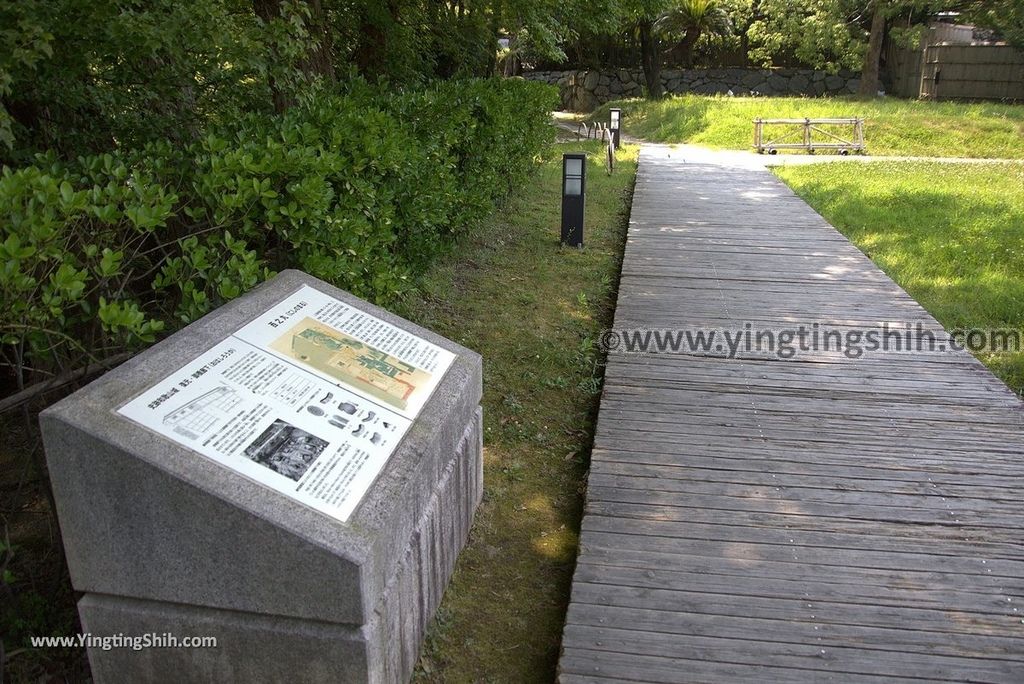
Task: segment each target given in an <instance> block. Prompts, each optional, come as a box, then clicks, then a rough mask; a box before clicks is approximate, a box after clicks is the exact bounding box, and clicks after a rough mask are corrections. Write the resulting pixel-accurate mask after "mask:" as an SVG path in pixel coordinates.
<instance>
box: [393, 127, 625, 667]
mask: <svg viewBox="0 0 1024 684" xmlns="http://www.w3.org/2000/svg"><path fill="white" fill-rule="evenodd" d="M580 147H587V146H586V145H578V144H573V145H571V146H562V148H561V149H560V148H558V147H556V148H555V150H554V151H553V152H552V154H551V157H550V158H549V159H547V160H546V162H545V163H544V165H543V166H542V168H541V169H540V172H539V173H538V175H537V176H536V177H535V178H534V180H533V181H532V183H531V185H530V186H529V187H528V188H527V189H526V191H525V192H523V193H521V196H520V198H519V199H516V200H514V201H513V202H512V203H511V204H510V206H508V207H507V208H506V209H505V211H504V212H502V213H501V214H500V215H499V216H498V217H497V218H496V220H495V221H494V222H493V223H492V224H490V225H485V226H483V227H482V228H481V230H480V232H479V233H478V234H476V235H475V236H473V238H472V239H471V240H469V241H468V244H464V245H463V246H461V247H460V249H459V250H457V253H456V254H455V255H454V256H453V257H452V258H451V259H449V260H448V261H447V262H445V263H441V264H439V265H438V266H437V267H435V268H434V269H433V270H432V271H431V272H430V273H429V274H428V277H427V278H426V282H425V284H424V287H423V291H422V293H421V294H419V295H417V296H416V297H415V298H414V299H413V300H411V301H408V302H406V303H405V304H404V306H403V308H404V311H403V312H402V313H403V314H404V315H406V316H408V317H409V318H411V319H413V320H415V321H417V322H418V323H420V324H422V325H425V326H427V327H430V328H432V329H434V330H436V331H437V332H439V333H441V334H442V335H447V336H449V337H451V338H453V339H455V340H457V341H458V342H460V343H462V344H464V345H466V346H467V347H469V348H471V349H475V350H476V351H478V352H480V353H481V354H482V355H483V357H484V399H483V406H484V426H485V435H484V444H485V451H484V459H485V462H484V481H485V493H484V501H483V503H482V505H481V506H480V508H479V510H478V511H477V518H476V523H475V525H474V527H473V531H472V536H471V541H470V544H469V546H468V547H467V548H466V550H465V551H464V552H463V554H462V556H461V557H460V559H459V564H458V567H457V569H456V573H455V576H454V578H453V581H452V583H451V585H450V586H449V588H448V591H447V593H446V594H445V597H444V601H443V603H442V606H441V609H440V611H439V614H438V617H437V619H436V620H435V622H434V624H433V626H432V628H431V629H430V631H429V633H428V640H427V644H426V647H425V649H424V650H423V656H422V658H421V661H420V669H419V671H418V672H417V680H418V681H429V682H469V681H487V682H533V681H551V680H552V679H553V678H554V668H555V664H556V662H557V656H558V646H559V641H560V637H561V631H562V624H563V620H564V613H565V606H566V604H567V601H568V596H569V583H570V579H571V574H572V569H573V565H574V559H575V553H576V542H577V531H578V529H579V517H580V510H581V503H582V492H583V488H584V483H585V471H586V465H585V464H586V461H587V458H588V453H589V447H590V440H591V434H592V428H593V425H592V418H593V413H594V410H595V407H596V404H597V401H598V397H599V394H598V392H599V388H600V377H601V367H600V366H599V365H598V364H599V358H598V355H597V352H596V349H595V346H594V341H595V338H596V333H597V332H598V331H599V330H601V329H602V328H604V327H607V326H608V325H609V324H610V321H611V314H612V308H613V306H614V287H615V283H616V282H617V279H618V267H619V262H620V259H621V254H622V246H623V240H624V232H625V223H624V211H625V210H626V209H627V207H628V195H629V193H630V192H631V189H632V180H633V177H634V173H635V160H636V152H637V149H636V148H624V149H623V150H621V151H620V155H619V158H620V166H619V167H618V168H617V169H616V172H615V174H614V175H613V176H611V177H609V176H607V175H606V174H605V172H604V170H603V167H602V165H601V157H600V150H601V148H600V147H599V146H598V145H596V144H594V143H591V144H590V145H589V147H587V149H588V151H589V152H591V153H592V157H591V161H590V163H589V164H588V169H587V172H588V179H587V181H588V183H587V191H588V192H587V194H588V198H587V208H586V211H587V215H586V224H585V226H586V233H585V244H586V247H585V249H583V250H573V249H565V248H561V247H559V245H558V229H559V220H560V211H561V205H560V195H559V190H560V174H561V152H562V151H576V150H579V149H580Z"/></svg>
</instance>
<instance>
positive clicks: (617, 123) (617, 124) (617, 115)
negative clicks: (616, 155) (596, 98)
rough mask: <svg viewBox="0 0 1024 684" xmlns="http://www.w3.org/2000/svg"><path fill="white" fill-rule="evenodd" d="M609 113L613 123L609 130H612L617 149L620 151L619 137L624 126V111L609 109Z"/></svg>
mask: <svg viewBox="0 0 1024 684" xmlns="http://www.w3.org/2000/svg"><path fill="white" fill-rule="evenodd" d="M608 113H609V116H610V117H611V122H610V124H609V128H611V129H612V139H613V140H614V141H615V149H619V136H620V135H621V133H620V132H619V129H620V128H621V125H622V110H621V109H609V110H608Z"/></svg>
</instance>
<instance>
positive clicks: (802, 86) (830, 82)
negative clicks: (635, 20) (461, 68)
mask: <svg viewBox="0 0 1024 684" xmlns="http://www.w3.org/2000/svg"><path fill="white" fill-rule="evenodd" d="M523 77H524V78H526V79H529V80H533V81H543V82H545V83H550V84H552V85H557V86H558V88H559V91H560V96H561V101H562V109H565V110H570V111H577V112H589V111H592V110H594V109H596V108H597V107H598V106H600V105H602V104H604V103H605V102H608V101H610V100H618V99H620V98H624V97H640V96H642V95H643V83H644V77H643V73H642V72H641V71H640V70H639V69H617V70H613V71H594V70H591V71H532V72H527V73H525V74H523ZM661 84H662V87H663V88H664V89H665V92H667V93H676V94H681V93H699V94H704V95H714V94H721V95H724V94H727V93H728V92H729V91H730V90H731V91H732V92H733V94H734V95H737V96H738V95H750V94H751V92H753V93H756V94H758V95H810V96H820V95H848V94H850V93H855V92H857V86H858V85H859V84H860V78H859V74H857V73H855V72H851V71H841V72H839V73H838V74H830V73H828V72H826V71H817V70H813V69H735V68H732V69H665V70H664V71H662V72H661Z"/></svg>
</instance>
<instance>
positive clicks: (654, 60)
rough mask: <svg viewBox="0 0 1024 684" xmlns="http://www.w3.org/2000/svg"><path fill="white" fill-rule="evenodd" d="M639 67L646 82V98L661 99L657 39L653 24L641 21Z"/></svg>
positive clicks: (659, 60)
mask: <svg viewBox="0 0 1024 684" xmlns="http://www.w3.org/2000/svg"><path fill="white" fill-rule="evenodd" d="M639 28H640V66H641V68H643V71H644V80H645V81H646V82H647V97H648V99H651V100H656V99H658V98H660V97H661V94H662V90H661V55H659V54H658V38H657V37H656V36H655V35H654V23H653V22H652V21H651V20H649V19H641V20H640V24H639Z"/></svg>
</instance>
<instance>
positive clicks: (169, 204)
mask: <svg viewBox="0 0 1024 684" xmlns="http://www.w3.org/2000/svg"><path fill="white" fill-rule="evenodd" d="M555 100H556V95H555V93H554V91H553V89H552V88H550V87H548V86H543V85H539V84H535V83H528V82H525V81H521V80H471V81H451V82H443V83H438V84H436V85H433V86H431V87H429V88H427V89H424V90H418V91H411V92H400V93H388V92H384V91H382V90H378V89H375V88H373V87H371V86H368V85H366V84H364V83H360V82H356V83H354V84H351V85H350V86H349V87H348V89H347V91H346V92H345V93H343V94H335V93H332V94H321V95H319V96H316V97H314V98H311V99H310V101H309V102H306V103H304V104H302V105H300V106H296V107H294V108H292V109H291V110H289V111H288V112H286V113H285V114H284V115H282V116H277V117H266V116H258V115H252V116H249V117H246V118H243V119H242V120H240V121H235V122H231V123H224V124H222V125H220V126H217V127H216V128H214V129H212V130H209V131H207V132H206V134H205V135H204V137H203V138H202V139H200V140H198V141H196V142H195V143H193V144H192V145H190V146H188V147H184V148H176V147H174V146H172V145H171V144H170V143H160V144H152V145H149V146H147V147H146V148H145V149H142V150H134V151H126V150H121V151H118V152H116V153H111V154H106V155H101V156H95V157H89V158H79V159H78V160H76V161H75V162H72V163H69V162H62V161H58V160H57V159H56V158H55V157H53V156H52V155H51V156H40V157H38V158H37V159H36V163H35V164H34V165H33V166H30V167H26V168H20V169H11V168H6V167H5V168H4V169H3V171H2V174H0V215H3V216H5V217H7V218H8V220H7V221H5V222H4V224H3V226H2V228H0V230H2V232H0V305H2V312H0V350H2V352H3V355H4V356H5V358H6V361H7V363H8V364H9V365H10V366H11V367H13V368H14V369H15V370H16V372H17V374H19V376H20V378H19V384H24V382H25V381H26V380H33V379H39V378H40V377H42V375H39V374H40V373H41V374H45V373H52V372H56V371H57V370H59V369H65V368H67V367H69V366H70V367H74V366H75V365H80V363H82V362H83V361H85V360H87V359H90V358H98V357H103V356H107V355H110V354H112V353H116V352H119V351H122V350H124V349H130V348H132V347H133V346H137V345H140V344H143V343H147V342H151V341H152V340H154V339H155V337H156V336H157V335H159V334H161V332H162V331H165V330H168V329H172V328H174V327H177V326H179V325H180V324H181V323H183V322H187V321H191V320H194V319H195V318H197V317H199V316H201V315H202V314H204V313H206V312H207V311H209V310H210V309H212V308H214V307H216V306H218V305H219V304H221V303H223V302H224V301H226V300H228V299H231V298H232V297H235V296H237V295H239V294H241V293H243V292H245V291H246V290H248V289H250V288H251V287H253V286H254V285H255V284H256V283H258V282H260V281H261V280H263V279H265V278H267V277H268V276H269V275H270V274H271V273H272V272H273V270H276V269H280V268H285V267H297V268H301V269H303V270H305V271H308V272H310V273H312V274H313V275H316V276H317V277H320V278H323V279H325V280H327V281H329V282H331V283H333V284H335V285H337V286H339V287H342V288H344V289H347V290H350V291H352V292H354V293H356V294H358V295H360V296H363V297H366V298H369V299H371V300H374V301H376V302H378V303H384V304H387V303H388V302H389V301H391V300H392V299H393V298H394V297H396V296H397V295H399V294H400V293H401V292H403V291H404V290H406V289H409V288H410V286H411V282H412V279H413V278H414V276H415V275H416V273H417V272H419V271H420V270H422V269H423V268H424V266H425V265H426V264H428V263H429V262H430V260H431V259H433V258H434V257H435V256H436V255H437V254H438V253H440V252H443V251H444V250H445V249H446V248H448V246H449V245H450V244H451V243H452V241H453V239H454V238H455V237H456V236H458V235H459V234H460V233H461V232H463V231H465V230H466V229H467V228H469V227H470V226H473V225H474V224H475V223H476V222H478V221H479V220H480V219H481V218H483V217H484V216H486V215H487V214H488V213H489V212H491V211H493V209H494V206H495V202H496V201H497V200H499V199H500V198H501V197H503V196H504V195H505V194H507V193H508V192H509V190H510V189H512V188H514V187H516V185H517V184H519V183H520V182H521V181H522V180H523V178H524V175H525V174H526V173H527V172H528V171H529V169H530V168H531V166H532V163H533V160H534V158H535V157H536V155H537V154H538V152H540V150H541V149H542V148H543V146H544V145H546V144H547V143H548V142H549V141H550V136H551V128H550V126H549V125H548V118H549V112H550V111H551V109H552V108H553V107H554V105H555ZM30 366H31V368H33V369H34V371H33V372H29V371H28V370H27V369H28V368H29V367H30ZM34 373H35V374H34Z"/></svg>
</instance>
